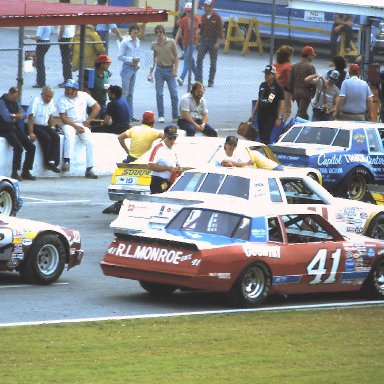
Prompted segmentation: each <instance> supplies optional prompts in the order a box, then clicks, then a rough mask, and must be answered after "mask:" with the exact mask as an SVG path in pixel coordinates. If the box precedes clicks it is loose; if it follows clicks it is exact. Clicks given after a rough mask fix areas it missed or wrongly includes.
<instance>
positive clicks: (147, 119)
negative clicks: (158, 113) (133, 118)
mask: <svg viewBox="0 0 384 384" xmlns="http://www.w3.org/2000/svg"><path fill="white" fill-rule="evenodd" d="M142 121H143V123H154V122H155V112H152V111H145V112H144V113H143V120H142Z"/></svg>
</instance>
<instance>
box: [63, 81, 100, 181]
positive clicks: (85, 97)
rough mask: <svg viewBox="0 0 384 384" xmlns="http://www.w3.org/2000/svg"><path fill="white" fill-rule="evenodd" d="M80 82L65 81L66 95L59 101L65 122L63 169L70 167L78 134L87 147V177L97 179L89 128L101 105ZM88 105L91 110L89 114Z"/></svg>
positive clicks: (66, 169)
mask: <svg viewBox="0 0 384 384" xmlns="http://www.w3.org/2000/svg"><path fill="white" fill-rule="evenodd" d="M78 89H79V83H78V82H77V81H74V80H72V79H69V80H67V81H66V82H65V83H64V95H63V96H61V97H60V99H59V100H58V102H57V109H58V112H59V115H60V118H61V121H62V122H63V125H62V126H61V128H62V130H63V132H64V156H63V157H64V164H63V167H62V171H63V172H66V171H69V169H70V160H71V157H72V153H73V148H74V145H75V137H76V135H78V136H79V137H80V139H81V140H82V142H83V143H84V145H85V148H86V167H87V169H86V171H85V177H86V178H88V179H97V175H96V174H95V173H94V172H93V169H92V168H93V142H92V136H91V135H92V134H91V130H90V129H89V127H90V124H91V121H92V120H93V119H94V118H95V117H96V116H97V115H98V113H99V112H100V105H99V104H98V103H97V102H96V100H95V99H94V98H93V97H92V96H91V95H89V94H88V93H86V92H81V91H79V90H78ZM87 107H89V108H91V112H90V114H89V115H87Z"/></svg>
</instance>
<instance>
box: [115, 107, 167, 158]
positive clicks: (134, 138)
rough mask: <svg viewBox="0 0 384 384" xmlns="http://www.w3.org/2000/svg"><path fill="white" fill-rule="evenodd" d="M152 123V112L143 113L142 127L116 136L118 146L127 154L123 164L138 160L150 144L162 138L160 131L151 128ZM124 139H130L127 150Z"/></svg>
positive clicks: (153, 117) (136, 127) (153, 120)
mask: <svg viewBox="0 0 384 384" xmlns="http://www.w3.org/2000/svg"><path fill="white" fill-rule="evenodd" d="M154 123H155V114H154V113H153V112H152V111H145V112H144V113H143V119H142V125H138V126H135V127H132V128H129V129H128V130H126V131H125V132H123V133H121V134H120V135H119V136H118V139H119V142H120V145H121V146H122V147H123V148H124V150H125V152H126V153H127V159H126V160H124V161H123V162H124V163H131V162H132V161H135V160H136V159H138V158H139V157H140V156H141V155H143V154H144V153H145V152H147V151H148V150H149V149H150V148H151V146H152V143H153V142H154V141H155V140H156V139H158V138H162V137H163V136H164V133H163V132H162V131H158V130H157V129H155V128H153V124H154ZM126 139H131V144H130V147H129V149H128V146H127V144H126V142H125V140H126Z"/></svg>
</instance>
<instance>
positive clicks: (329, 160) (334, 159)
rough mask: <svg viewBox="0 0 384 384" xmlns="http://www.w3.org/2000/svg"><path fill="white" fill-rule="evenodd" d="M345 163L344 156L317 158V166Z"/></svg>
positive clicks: (321, 156)
mask: <svg viewBox="0 0 384 384" xmlns="http://www.w3.org/2000/svg"><path fill="white" fill-rule="evenodd" d="M342 161H343V157H342V155H333V156H332V157H328V158H327V156H326V155H319V156H318V158H317V165H325V166H328V165H341V164H342Z"/></svg>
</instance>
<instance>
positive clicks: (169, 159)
mask: <svg viewBox="0 0 384 384" xmlns="http://www.w3.org/2000/svg"><path fill="white" fill-rule="evenodd" d="M176 138H177V127H175V126H174V125H167V126H166V127H165V128H164V140H163V141H162V142H161V143H159V144H157V145H156V146H155V147H154V148H153V150H152V152H151V155H150V157H149V161H148V168H149V169H150V170H151V175H152V178H151V185H150V189H151V193H162V192H165V191H166V190H168V188H169V187H170V186H171V182H170V179H171V176H172V175H173V174H177V173H179V172H180V167H179V165H178V163H177V156H176V153H175V152H174V150H173V145H174V144H175V140H176Z"/></svg>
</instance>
